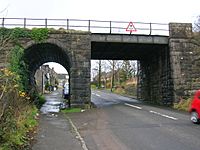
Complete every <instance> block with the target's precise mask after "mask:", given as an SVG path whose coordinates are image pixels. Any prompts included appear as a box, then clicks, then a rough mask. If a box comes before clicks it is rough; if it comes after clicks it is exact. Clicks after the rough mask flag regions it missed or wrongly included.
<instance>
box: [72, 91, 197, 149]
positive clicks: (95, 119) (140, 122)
mask: <svg viewBox="0 0 200 150" xmlns="http://www.w3.org/2000/svg"><path fill="white" fill-rule="evenodd" d="M92 102H93V103H95V104H96V105H97V108H96V109H92V110H88V111H85V112H83V113H79V114H70V118H71V119H72V121H73V122H74V124H75V126H76V127H77V129H78V131H79V132H80V135H81V136H82V138H83V139H84V141H85V143H86V146H87V149H89V150H199V149H200V125H194V124H192V123H191V122H190V120H189V115H188V113H183V112H178V111H174V110H172V109H169V108H168V109H167V108H160V107H152V106H147V105H144V104H142V103H140V102H138V101H137V100H134V99H131V98H127V97H123V96H119V95H116V94H111V93H109V92H105V91H92Z"/></svg>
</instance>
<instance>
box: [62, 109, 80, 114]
mask: <svg viewBox="0 0 200 150" xmlns="http://www.w3.org/2000/svg"><path fill="white" fill-rule="evenodd" d="M61 112H62V113H76V112H81V108H67V109H63V110H61Z"/></svg>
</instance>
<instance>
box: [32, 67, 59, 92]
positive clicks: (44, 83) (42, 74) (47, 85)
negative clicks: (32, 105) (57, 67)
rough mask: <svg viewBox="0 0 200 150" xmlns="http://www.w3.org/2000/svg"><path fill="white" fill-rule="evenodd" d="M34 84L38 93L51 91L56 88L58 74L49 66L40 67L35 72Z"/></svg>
mask: <svg viewBox="0 0 200 150" xmlns="http://www.w3.org/2000/svg"><path fill="white" fill-rule="evenodd" d="M35 82H36V86H37V89H38V91H39V92H41V93H44V92H45V91H53V90H54V89H55V88H57V87H58V74H57V73H56V72H55V71H54V68H52V69H51V68H50V67H49V65H42V66H41V67H40V68H39V69H37V70H36V73H35Z"/></svg>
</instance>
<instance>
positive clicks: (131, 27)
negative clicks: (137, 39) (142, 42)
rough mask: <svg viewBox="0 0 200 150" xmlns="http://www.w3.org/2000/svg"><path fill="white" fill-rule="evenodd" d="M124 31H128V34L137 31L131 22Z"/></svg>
mask: <svg viewBox="0 0 200 150" xmlns="http://www.w3.org/2000/svg"><path fill="white" fill-rule="evenodd" d="M126 31H129V32H130V33H132V32H136V31H137V29H136V28H135V26H134V25H133V22H129V24H128V26H127V28H126Z"/></svg>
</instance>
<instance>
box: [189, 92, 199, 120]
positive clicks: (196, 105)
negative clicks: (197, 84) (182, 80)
mask: <svg viewBox="0 0 200 150" xmlns="http://www.w3.org/2000/svg"><path fill="white" fill-rule="evenodd" d="M194 111H195V112H197V114H198V119H200V90H198V91H196V92H195V94H194V98H193V100H192V103H191V106H190V109H189V112H190V113H191V112H194Z"/></svg>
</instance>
